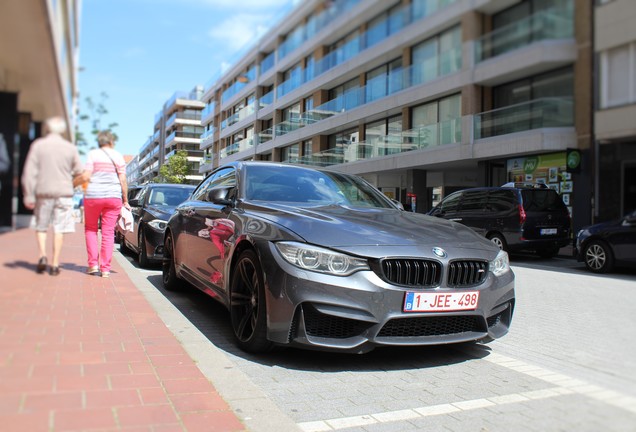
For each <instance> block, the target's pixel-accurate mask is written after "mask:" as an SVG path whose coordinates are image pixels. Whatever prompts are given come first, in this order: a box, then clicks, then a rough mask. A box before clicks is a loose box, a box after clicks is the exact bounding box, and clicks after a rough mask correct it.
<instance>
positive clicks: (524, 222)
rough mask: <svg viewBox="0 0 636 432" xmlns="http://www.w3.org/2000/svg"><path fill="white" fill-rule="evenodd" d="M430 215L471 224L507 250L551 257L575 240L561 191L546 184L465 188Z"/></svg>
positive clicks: (451, 195)
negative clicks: (528, 251) (530, 251)
mask: <svg viewBox="0 0 636 432" xmlns="http://www.w3.org/2000/svg"><path fill="white" fill-rule="evenodd" d="M428 214H429V215H431V216H437V217H441V218H444V219H448V220H452V221H456V222H460V223H462V224H464V225H466V226H469V227H471V228H472V229H474V230H475V231H477V232H478V233H480V234H482V235H483V236H485V237H486V238H488V239H490V241H492V242H493V243H495V244H496V245H497V246H499V248H500V249H503V250H505V251H520V250H532V251H535V252H537V253H538V254H539V255H540V256H542V257H545V258H549V257H552V256H554V255H556V254H557V253H558V252H559V249H560V248H562V247H564V246H567V245H568V244H571V243H572V240H571V239H570V213H569V212H568V209H567V207H566V206H565V204H563V200H561V197H560V196H559V194H557V193H556V191H554V190H552V189H549V188H548V187H547V186H545V185H528V184H525V183H507V184H505V185H504V186H502V187H482V188H471V189H464V190H461V191H458V192H455V193H453V194H450V195H449V196H447V197H446V198H444V199H443V200H442V202H441V203H439V204H438V205H437V206H436V207H434V208H433V209H432V210H431V211H429V212H428Z"/></svg>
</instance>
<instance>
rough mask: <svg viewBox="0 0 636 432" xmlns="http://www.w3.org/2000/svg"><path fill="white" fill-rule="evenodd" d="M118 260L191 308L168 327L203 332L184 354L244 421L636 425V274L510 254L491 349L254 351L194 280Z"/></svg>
mask: <svg viewBox="0 0 636 432" xmlns="http://www.w3.org/2000/svg"><path fill="white" fill-rule="evenodd" d="M126 258H127V260H128V261H129V262H130V263H132V266H129V269H130V270H127V271H129V272H136V274H137V278H138V280H139V281H140V285H144V284H147V287H149V288H147V289H146V291H148V292H150V294H151V295H153V296H157V297H160V298H161V299H160V300H161V301H165V300H167V301H169V302H170V303H171V304H172V305H174V307H176V309H177V310H178V312H179V313H180V314H181V315H182V317H184V318H185V320H184V322H185V324H181V325H180V326H178V325H175V324H171V322H167V325H169V326H171V328H172V327H174V328H173V331H174V332H175V334H177V336H178V337H179V333H180V332H183V333H184V334H185V332H186V331H187V328H188V327H190V328H191V327H192V326H194V327H196V329H198V332H200V334H201V335H203V337H204V342H198V345H196V348H192V349H191V350H190V351H189V352H190V354H191V355H192V356H193V357H195V360H197V361H198V363H199V367H200V368H201V369H202V370H204V373H205V371H206V368H207V369H209V374H208V375H209V377H210V378H211V379H212V381H213V383H215V385H217V388H218V390H219V392H220V393H221V395H223V396H224V397H225V398H226V400H228V402H229V403H230V405H231V406H233V408H234V409H235V410H236V412H238V413H239V415H241V416H242V417H243V418H244V419H245V421H246V424H247V425H248V427H250V429H251V430H254V431H267V430H279V431H281V430H302V431H331V430H338V431H347V432H349V431H439V430H442V431H511V430H516V431H570V430H577V431H601V430H602V431H634V430H636V338H635V334H634V330H635V329H636V314H635V313H634V311H636V271H630V270H627V271H621V272H618V273H615V274H612V275H605V276H597V275H593V274H591V273H589V272H588V271H587V270H585V268H584V266H583V265H582V264H581V263H577V262H575V261H574V260H572V259H567V258H563V257H560V258H554V259H551V260H543V259H539V258H537V257H535V256H533V255H518V256H513V257H512V267H513V270H514V272H515V274H516V277H517V282H516V290H517V305H516V310H515V316H514V319H513V325H512V329H511V331H510V333H509V334H508V335H506V336H505V337H504V338H502V339H499V340H497V341H494V342H491V343H490V344H488V345H459V346H456V345H455V346H442V347H427V348H399V349H397V348H385V349H377V350H375V351H372V352H371V353H368V354H364V355H352V354H334V353H321V352H313V351H304V350H297V349H284V350H283V349H281V350H277V351H275V352H273V353H270V354H268V355H265V356H252V355H248V354H245V353H244V352H242V351H240V350H238V349H237V348H236V347H235V345H234V341H233V335H232V330H231V328H230V325H229V315H228V313H227V311H226V310H225V309H224V308H223V307H222V306H220V305H219V304H217V303H216V302H215V301H214V300H212V299H210V298H208V297H207V296H206V295H204V294H202V293H200V292H198V291H197V290H195V289H194V288H190V289H186V290H184V291H182V292H179V293H170V292H167V291H165V290H163V288H162V286H161V273H160V269H159V268H156V269H151V270H141V269H138V268H134V267H133V266H136V264H135V263H134V262H133V261H132V259H131V258H130V257H126ZM148 283H149V284H148ZM160 315H161V314H160ZM170 320H171V318H167V319H164V321H170ZM198 332H197V333H198ZM183 340H184V342H183V343H184V344H185V345H188V342H187V340H186V339H183ZM192 346H193V347H194V346H195V345H192ZM209 347H213V348H214V352H215V353H217V354H215V355H214V357H213V358H210V357H207V356H206V355H204V354H202V352H203V351H205V350H206V349H207V348H209ZM197 356H200V358H197ZM239 387H240V388H241V389H243V392H242V393H240V389H239ZM255 395H258V397H257V396H255ZM250 398H257V399H259V402H258V403H255V402H254V401H249V403H248V400H249V399H250ZM267 411H269V412H267ZM268 415H269V419H270V423H268V421H267V419H268V417H267V416H268ZM272 416H277V418H278V419H279V420H280V423H276V422H275V421H274V420H271V417H272ZM272 422H273V423H272ZM294 424H295V425H294Z"/></svg>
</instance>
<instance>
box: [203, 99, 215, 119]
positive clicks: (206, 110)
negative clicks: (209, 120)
mask: <svg viewBox="0 0 636 432" xmlns="http://www.w3.org/2000/svg"><path fill="white" fill-rule="evenodd" d="M215 106H216V103H215V102H214V101H211V102H210V103H208V104H206V105H205V108H203V110H202V111H201V118H205V117H207V116H208V115H210V114H214V108H215Z"/></svg>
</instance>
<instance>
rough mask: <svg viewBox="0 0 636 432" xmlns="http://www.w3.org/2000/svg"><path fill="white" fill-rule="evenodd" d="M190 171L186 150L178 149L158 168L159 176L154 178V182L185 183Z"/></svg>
mask: <svg viewBox="0 0 636 432" xmlns="http://www.w3.org/2000/svg"><path fill="white" fill-rule="evenodd" d="M189 173H190V166H189V165H188V152H187V151H186V150H178V151H177V152H176V153H175V154H173V155H172V156H170V157H169V158H168V160H167V161H166V163H164V164H163V165H161V168H159V176H157V177H156V178H155V183H179V184H182V183H186V182H187V179H186V176H187V175H188V174H189Z"/></svg>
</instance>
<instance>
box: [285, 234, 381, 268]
mask: <svg viewBox="0 0 636 432" xmlns="http://www.w3.org/2000/svg"><path fill="white" fill-rule="evenodd" d="M276 249H278V252H280V254H281V256H282V257H283V258H284V259H285V261H287V262H288V263H290V264H292V265H294V266H296V267H298V268H301V269H303V270H311V271H315V272H319V273H327V274H332V275H336V276H347V275H350V274H352V273H355V272H357V271H360V270H369V265H368V263H367V261H366V260H364V259H360V258H356V257H352V256H350V255H345V254H342V253H338V252H334V251H331V250H328V249H323V248H320V247H316V246H310V245H307V244H303V243H296V242H278V243H276Z"/></svg>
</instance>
